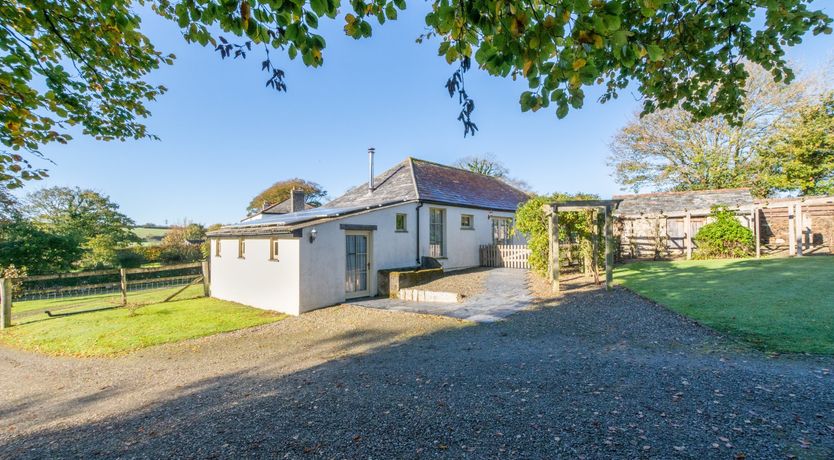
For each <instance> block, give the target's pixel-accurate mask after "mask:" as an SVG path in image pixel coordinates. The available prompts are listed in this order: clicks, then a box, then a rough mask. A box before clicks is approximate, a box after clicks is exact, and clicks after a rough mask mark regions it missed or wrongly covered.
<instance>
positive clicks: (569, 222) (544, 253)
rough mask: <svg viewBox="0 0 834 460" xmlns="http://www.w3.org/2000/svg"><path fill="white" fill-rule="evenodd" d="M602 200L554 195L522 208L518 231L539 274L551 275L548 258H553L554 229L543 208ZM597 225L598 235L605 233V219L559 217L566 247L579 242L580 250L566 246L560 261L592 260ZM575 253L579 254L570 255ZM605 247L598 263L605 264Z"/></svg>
mask: <svg viewBox="0 0 834 460" xmlns="http://www.w3.org/2000/svg"><path fill="white" fill-rule="evenodd" d="M594 199H599V197H598V196H596V195H591V194H586V193H577V194H575V195H569V194H565V193H554V194H552V195H545V196H535V197H533V198H530V199H529V200H527V201H526V202H525V203H524V204H522V205H521V206H519V208H518V211H516V222H515V229H514V231H515V232H518V233H521V234H523V235H525V236H526V238H527V247H528V248H530V257H529V259H528V262H529V264H530V267H531V269H532V270H533V271H535V272H536V273H539V274H541V275H545V274H546V273H547V267H548V262H549V261H548V259H549V257H550V229H549V223H548V220H549V219H548V217H547V215H546V214H545V212H544V210H543V208H542V207H543V206H544V205H546V204H549V203H553V202H556V201H566V200H594ZM594 225H596V232H598V234H601V232H602V220H601V219H600V220H599V221H597V222H594V221H593V219H592V218H591V214H590V213H589V212H585V211H582V212H566V213H560V215H559V241H560V242H562V244H565V243H570V242H578V243H579V246H578V249H577V248H574V247H570V248H569V247H565V248H563V250H562V251H561V252H560V253H559V259H560V260H561V261H563V262H562V264H564V261H565V260H566V259H568V258H570V257H580V258H587V259H590V257H591V253H592V252H593V250H592V246H591V243H590V238H591V232H592V229H593V227H594ZM571 251H574V252H576V253H577V254H573V255H572V254H569V252H571ZM604 253H605V245H604V244H600V245H599V247H598V248H597V256H598V257H597V260H598V261H603V260H605V259H604Z"/></svg>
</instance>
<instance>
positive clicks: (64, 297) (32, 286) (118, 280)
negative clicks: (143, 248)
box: [10, 262, 208, 324]
mask: <svg viewBox="0 0 834 460" xmlns="http://www.w3.org/2000/svg"><path fill="white" fill-rule="evenodd" d="M206 272H207V264H206V263H200V262H196V263H190V264H178V265H167V266H160V267H149V268H134V269H122V270H118V269H116V270H95V271H89V272H77V273H62V274H58V275H36V276H29V277H25V278H18V279H15V280H13V289H12V296H10V297H11V298H12V315H13V318H12V319H13V320H14V322H15V323H17V324H20V323H25V322H29V321H36V320H41V319H46V318H49V317H53V316H63V315H67V314H76V313H83V312H86V311H93V310H100V309H109V308H116V307H123V306H130V307H135V306H142V305H148V304H156V303H161V302H167V301H169V300H172V299H174V300H182V299H191V298H197V297H203V296H205V295H207V292H208V289H207V288H208V286H207V285H206V284H205V283H206V281H205V279H206V278H205V273H206Z"/></svg>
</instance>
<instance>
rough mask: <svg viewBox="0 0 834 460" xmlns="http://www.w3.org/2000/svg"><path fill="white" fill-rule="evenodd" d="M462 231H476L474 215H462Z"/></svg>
mask: <svg viewBox="0 0 834 460" xmlns="http://www.w3.org/2000/svg"><path fill="white" fill-rule="evenodd" d="M460 229H461V230H473V229H475V216H473V215H472V214H461V215H460Z"/></svg>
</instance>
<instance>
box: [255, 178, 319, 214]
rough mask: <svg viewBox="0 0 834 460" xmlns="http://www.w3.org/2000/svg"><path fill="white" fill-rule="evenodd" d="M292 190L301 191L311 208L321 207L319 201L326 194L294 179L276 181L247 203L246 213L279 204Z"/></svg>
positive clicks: (306, 182)
mask: <svg viewBox="0 0 834 460" xmlns="http://www.w3.org/2000/svg"><path fill="white" fill-rule="evenodd" d="M293 189H295V190H301V191H303V192H304V198H305V200H306V201H307V204H310V205H313V206H321V200H322V199H324V198H325V197H326V196H327V192H326V191H325V190H324V189H323V188H322V187H321V185H319V184H317V183H315V182H311V181H308V180H304V179H299V178H297V177H296V178H293V179H287V180H282V181H278V182H276V183H274V184H272V185H270V186H269V187H267V188H266V189H264V190H263V191H262V192H261V193H258V194H257V195H255V197H254V198H252V200H251V201H250V202H249V206H247V208H246V212H248V213H250V214H252V213H255V212H258V211H260V210H261V209H263V208H265V207H267V206H270V205H273V204H277V203H280V202H282V201H284V200H286V199H288V198H289V197H290V192H292V190H293Z"/></svg>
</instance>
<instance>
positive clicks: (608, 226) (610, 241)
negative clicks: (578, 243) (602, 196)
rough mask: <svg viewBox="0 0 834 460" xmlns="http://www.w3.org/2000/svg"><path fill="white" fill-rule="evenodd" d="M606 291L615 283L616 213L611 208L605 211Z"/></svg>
mask: <svg viewBox="0 0 834 460" xmlns="http://www.w3.org/2000/svg"><path fill="white" fill-rule="evenodd" d="M603 212H604V213H605V289H608V290H610V289H611V287H612V286H613V283H614V216H613V214H614V212H613V210H612V209H611V207H610V206H606V207H605V210H604V211H603Z"/></svg>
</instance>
